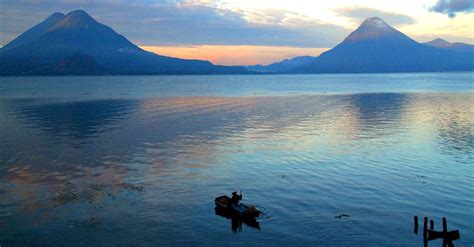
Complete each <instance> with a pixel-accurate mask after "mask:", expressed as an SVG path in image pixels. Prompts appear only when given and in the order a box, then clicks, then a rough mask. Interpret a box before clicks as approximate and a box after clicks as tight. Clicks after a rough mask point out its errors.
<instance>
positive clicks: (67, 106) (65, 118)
mask: <svg viewBox="0 0 474 247" xmlns="http://www.w3.org/2000/svg"><path fill="white" fill-rule="evenodd" d="M22 101H23V102H21V101H14V102H12V103H11V105H12V106H13V107H14V109H12V111H13V113H14V114H15V115H17V116H19V117H20V119H21V120H22V121H23V122H25V123H26V124H27V125H29V126H30V127H29V128H31V129H36V130H41V131H45V132H48V133H49V134H51V135H52V136H58V137H66V138H71V139H74V140H82V139H86V138H88V137H94V136H96V135H97V133H98V132H104V131H110V130H111V128H112V126H114V125H116V124H117V123H120V122H121V121H123V120H124V119H126V118H127V117H129V116H128V115H129V114H130V113H131V112H132V111H133V110H134V108H135V107H137V105H138V103H137V102H136V101H133V100H120V99H116V100H94V101H78V102H51V103H47V102H46V103H45V102H37V101H32V102H28V101H26V100H22Z"/></svg>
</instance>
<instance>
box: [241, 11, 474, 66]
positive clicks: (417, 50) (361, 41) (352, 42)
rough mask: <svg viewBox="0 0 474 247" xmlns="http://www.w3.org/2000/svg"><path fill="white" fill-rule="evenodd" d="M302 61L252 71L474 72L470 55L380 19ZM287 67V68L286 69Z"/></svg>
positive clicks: (364, 25)
mask: <svg viewBox="0 0 474 247" xmlns="http://www.w3.org/2000/svg"><path fill="white" fill-rule="evenodd" d="M300 58H301V57H296V58H293V59H290V60H283V61H280V62H276V63H273V64H270V65H267V66H260V67H255V66H249V67H247V69H249V70H258V71H265V72H269V73H389V72H434V71H472V70H474V58H473V56H471V53H469V52H465V51H464V50H463V51H459V52H455V51H454V50H450V49H440V48H438V47H434V46H430V45H426V44H422V43H418V42H417V41H415V40H413V39H411V38H410V37H408V36H407V35H405V34H403V33H402V32H400V31H398V30H397V29H395V28H393V27H391V26H390V25H388V24H387V23H386V22H385V21H383V20H382V19H381V18H379V17H372V18H367V19H366V20H364V21H363V22H362V23H361V25H360V26H359V27H358V28H357V29H356V30H354V31H353V32H351V33H350V34H349V35H348V36H347V37H346V38H345V39H343V40H342V42H341V43H339V44H338V45H336V46H335V47H334V48H332V49H330V50H328V51H325V52H323V53H321V54H320V55H319V56H317V57H311V59H306V60H307V62H306V63H303V64H301V63H299V61H300V60H301V59H300ZM285 65H286V66H285Z"/></svg>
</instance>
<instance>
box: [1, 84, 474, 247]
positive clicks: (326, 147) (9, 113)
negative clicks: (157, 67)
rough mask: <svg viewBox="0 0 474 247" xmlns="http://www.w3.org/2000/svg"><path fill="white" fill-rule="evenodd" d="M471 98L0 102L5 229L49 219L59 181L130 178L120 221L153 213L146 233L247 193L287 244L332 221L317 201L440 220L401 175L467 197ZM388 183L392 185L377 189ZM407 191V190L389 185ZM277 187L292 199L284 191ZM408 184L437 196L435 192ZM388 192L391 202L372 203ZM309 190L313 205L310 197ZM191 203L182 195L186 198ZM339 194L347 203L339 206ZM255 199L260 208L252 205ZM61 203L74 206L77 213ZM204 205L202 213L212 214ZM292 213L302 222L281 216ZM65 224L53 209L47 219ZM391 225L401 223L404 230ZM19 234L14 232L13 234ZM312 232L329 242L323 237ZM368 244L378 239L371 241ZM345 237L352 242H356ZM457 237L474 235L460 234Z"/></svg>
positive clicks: (137, 220)
mask: <svg viewBox="0 0 474 247" xmlns="http://www.w3.org/2000/svg"><path fill="white" fill-rule="evenodd" d="M472 103H473V102H472V95H471V94H469V93H467V94H393V93H390V94H357V95H333V96H316V95H315V96H294V97H171V98H155V99H143V100H137V99H120V100H118V99H115V100H93V101H74V102H66V101H57V100H26V99H23V100H1V101H0V115H1V116H3V117H2V118H1V119H0V127H1V128H0V137H1V140H2V143H1V144H0V162H1V163H2V164H4V165H3V166H2V167H0V182H1V184H2V186H1V187H0V193H1V194H2V198H3V199H2V200H1V201H0V203H1V205H0V207H1V210H2V214H4V215H8V216H9V218H8V220H9V222H10V221H12V220H15V219H20V218H21V217H27V216H28V215H30V213H27V212H26V211H25V210H24V208H29V210H30V211H31V210H32V211H33V212H38V210H39V211H40V212H48V206H47V199H45V198H49V197H51V196H52V195H54V194H55V193H58V191H61V189H62V188H63V187H64V183H65V182H66V181H72V182H73V183H74V184H76V185H81V184H105V185H110V186H112V185H117V184H121V183H128V182H131V183H137V184H144V185H145V188H149V190H145V192H143V193H142V194H139V195H138V197H141V198H140V201H141V204H139V205H138V206H136V207H138V208H133V210H134V212H135V214H131V215H129V217H131V222H133V224H138V225H140V224H144V225H146V224H150V222H149V220H154V219H156V220H157V222H155V224H158V225H159V226H155V227H157V228H156V229H155V230H158V229H161V230H163V229H162V228H161V226H163V227H165V226H166V227H176V228H177V229H178V230H179V231H181V233H180V234H183V235H184V234H185V233H189V232H190V231H192V229H188V228H187V227H185V226H180V225H176V222H174V221H173V220H172V218H169V217H172V216H169V217H168V216H165V215H166V214H169V215H174V217H187V219H188V220H189V224H190V225H191V226H190V227H192V228H193V229H194V231H198V230H196V229H195V227H202V226H201V225H199V224H198V223H197V222H198V219H200V217H203V216H190V215H186V213H190V214H192V215H194V214H203V212H202V211H201V210H207V209H208V208H207V207H208V206H209V205H208V204H206V202H207V201H211V202H212V198H213V196H215V195H216V194H220V193H224V192H226V191H227V190H230V189H233V188H236V187H245V189H246V190H245V191H246V192H247V191H248V193H250V197H251V199H252V198H253V200H255V201H256V202H257V203H262V204H265V203H268V204H271V203H272V202H279V203H281V208H280V207H278V206H273V212H272V213H273V214H274V215H275V214H276V216H275V219H272V221H270V222H269V223H267V224H266V225H265V223H264V224H262V229H263V231H264V230H265V227H267V229H268V228H269V229H273V228H272V224H275V223H272V222H275V221H278V222H282V223H283V222H285V221H288V222H294V223H295V225H292V224H290V225H289V226H286V227H283V229H282V231H285V232H286V234H287V235H286V238H287V239H286V240H288V241H289V242H291V241H292V239H291V236H290V235H291V233H294V232H295V231H296V232H298V230H297V229H300V230H299V231H300V232H301V231H303V230H302V229H301V228H304V227H309V226H311V225H312V224H313V223H314V222H319V223H323V224H329V225H328V227H336V225H331V224H333V223H330V222H329V223H328V222H325V221H326V220H328V219H320V218H314V217H316V216H315V214H314V213H311V212H312V211H311V212H308V208H311V207H312V206H315V205H317V206H318V207H320V209H319V210H320V212H321V213H328V212H329V214H332V211H331V210H335V208H340V207H342V208H344V207H346V208H351V207H355V208H354V209H353V210H354V211H356V212H357V210H361V208H364V207H368V206H369V205H371V204H372V205H373V204H377V203H379V204H383V203H387V205H384V206H383V207H387V208H389V209H390V207H394V208H392V209H393V210H399V209H396V208H397V207H395V206H394V205H395V204H396V203H395V202H397V203H402V204H406V205H404V206H401V207H402V208H403V207H406V208H407V210H408V209H410V210H422V211H423V210H428V211H429V210H432V211H433V212H436V214H437V213H438V212H446V211H444V209H440V208H438V207H436V206H430V207H434V208H429V209H425V208H423V207H422V208H421V209H420V208H418V206H416V205H415V204H416V203H413V204H412V202H410V200H416V199H417V198H418V196H417V195H418V193H419V192H416V191H413V190H414V189H415V188H410V187H409V186H411V185H413V184H415V185H414V186H419V183H418V182H419V181H411V180H408V178H409V177H410V178H412V177H414V179H415V180H416V176H417V175H423V176H426V177H432V178H436V179H438V180H439V181H438V182H440V183H444V184H445V185H447V184H449V183H450V179H452V178H454V177H456V178H457V179H460V180H461V183H460V184H459V187H457V188H456V187H452V188H450V189H452V190H454V191H456V192H457V193H460V194H463V193H464V197H466V198H469V196H472V192H469V191H466V186H468V185H469V183H470V182H469V181H472V178H469V177H465V175H464V177H463V175H462V173H463V172H464V173H466V171H469V168H466V167H465V165H466V162H468V161H469V160H472V153H473V146H472V140H473V134H472V126H473V125H474V119H473V117H472V114H471V109H472V108H471V107H472ZM439 150H441V152H439ZM442 163H443V164H442ZM420 165H421V166H420ZM443 165H447V167H453V166H454V167H455V166H461V167H460V168H459V169H460V170H458V171H455V174H449V175H448V176H447V177H443V175H442V174H446V171H445V170H443V169H447V168H443ZM430 169H431V171H430ZM471 171H472V170H471ZM425 173H427V174H425ZM463 179H464V180H463ZM387 180H392V181H393V182H392V184H389V185H387V184H386V183H384V181H387ZM361 181H363V182H361ZM240 183H242V184H243V185H242V184H240ZM239 184H240V185H239ZM471 184H472V183H471ZM433 185H435V184H431V186H433ZM404 186H406V188H405V189H406V190H407V191H408V192H400V191H399V190H400V188H403V187H404ZM282 189H283V190H284V189H286V190H288V191H291V193H290V195H289V194H286V193H284V191H283V192H282ZM412 189H413V190H412ZM416 189H418V190H421V191H423V190H425V192H426V193H430V194H431V193H434V192H436V189H435V188H424V187H423V188H421V189H420V188H418V187H416ZM273 193H278V194H279V195H278V196H272V195H271V194H273ZM386 193H388V194H389V195H391V196H392V197H391V198H388V199H382V198H383V196H384V195H385V194H386ZM405 193H408V194H405ZM314 194H317V195H318V197H317V198H312V197H313V195H314ZM258 195H260V196H261V197H263V198H258V197H259V196H258ZM114 196H117V198H121V197H120V195H114ZM133 196H136V195H135V194H130V195H128V194H126V195H125V196H122V199H123V200H126V201H127V202H129V201H133ZM189 196H192V197H193V199H184V200H183V198H187V197H189ZM340 196H344V198H345V199H338V198H339V197H340ZM438 196H439V197H440V198H442V199H446V198H449V199H450V200H452V202H451V203H454V204H457V205H458V206H456V207H454V209H451V210H460V211H462V210H463V209H464V210H466V206H469V205H470V204H471V205H472V201H467V202H466V201H465V200H464V199H459V198H452V197H451V196H449V195H447V194H446V193H440V195H438ZM180 197H181V199H180ZM268 197H270V198H268ZM105 198H108V197H105ZM264 198H267V199H268V200H267V201H260V200H264ZM303 198H306V199H303ZM209 199H210V200H209ZM438 199H439V198H438ZM103 200H105V202H103V201H102V199H101V203H104V205H105V206H104V207H106V206H107V205H109V204H112V205H115V204H114V201H113V200H110V201H108V200H107V199H103ZM117 200H118V201H120V200H119V199H117ZM175 200H183V201H178V202H177V201H175ZM189 200H191V201H189ZM273 200H275V201H273ZM305 200H306V202H305ZM379 200H380V201H379ZM397 200H399V201H397ZM420 200H421V199H420ZM423 200H427V201H428V202H432V201H431V199H426V198H425V199H423ZM423 200H422V201H423ZM433 200H435V199H433ZM383 201H384V202H383ZM295 202H298V203H297V204H294V203H295ZM308 202H309V204H307V203H308ZM115 203H117V202H115ZM391 203H393V204H391ZM420 203H421V204H423V205H424V204H426V201H424V202H420ZM268 204H267V206H268ZM35 205H36V206H35ZM134 205H135V204H134ZM172 205H173V206H172ZM343 205H344V206H343ZM351 205H352V206H351ZM179 206H181V207H183V208H182V210H178V211H179V212H177V211H173V210H172V209H169V207H179ZM65 207H68V210H73V211H74V210H82V209H81V206H77V207H76V206H71V207H72V208H69V207H70V206H67V205H66V206H65ZM134 207H135V206H134ZM270 207H271V206H270ZM18 208H23V209H22V210H18ZM286 208H291V209H286ZM127 209H128V210H131V206H130V205H129V204H127V205H120V206H117V208H114V207H109V208H108V210H111V212H112V213H111V216H108V218H106V219H107V220H109V221H111V222H115V220H117V218H114V217H118V215H120V214H121V213H123V212H125V211H126V210H127ZM212 209H213V208H209V211H210V212H207V211H206V213H204V215H206V214H207V213H211V214H213V212H212ZM54 210H59V209H54ZM54 210H53V211H54ZM90 210H92V209H90ZM121 210H124V211H123V212H122V211H121ZM135 210H138V211H135ZM325 210H326V211H325ZM367 210H368V209H367ZM370 210H375V211H377V210H376V209H375V208H371V209H370ZM385 210H387V209H385ZM30 211H28V212H30ZM291 211H297V212H299V214H300V216H305V217H309V218H304V217H303V218H302V219H299V218H298V217H300V216H298V217H297V216H290V215H292V213H291ZM94 212H95V211H94ZM448 212H449V211H448ZM410 214H411V212H410ZM283 215H286V216H287V217H290V218H282V217H283ZM459 215H461V216H462V215H464V213H462V212H457V211H456V213H454V217H456V216H459ZM408 216H409V217H411V216H412V215H408ZM0 217H1V216H0ZM62 217H64V216H63V212H62V211H61V212H59V213H58V215H57V216H56V220H57V218H60V219H63V218H62ZM103 217H105V216H103ZM146 217H150V218H149V219H145V218H146ZM156 217H158V218H159V220H158V218H156ZM193 217H195V218H193ZM332 217H333V216H332V215H331V216H329V219H332ZM390 217H392V216H390ZM393 217H395V216H393ZM454 217H452V218H454ZM395 218H396V217H395ZM309 219H312V220H309ZM384 219H385V218H384ZM213 220H215V221H218V220H219V219H214V218H212V220H211V221H212V222H214V221H213ZM299 220H301V222H300V223H298V222H299ZM354 221H355V222H356V225H359V226H360V227H365V228H367V227H369V228H370V227H371V226H368V225H365V224H364V223H363V222H357V218H355V219H354ZM373 221H375V222H372V223H373V224H374V227H375V226H377V227H381V224H382V222H377V219H373ZM48 222H50V220H45V221H44V224H46V225H47V224H49V223H48ZM454 222H455V223H459V222H461V220H460V219H454ZM42 224H43V223H42ZM223 224H227V223H223ZM394 224H395V225H396V227H398V228H403V226H402V225H403V224H405V222H398V223H394ZM407 224H408V223H407ZM459 224H461V223H459ZM298 225H301V226H298ZM22 226H24V225H22ZM462 226H463V227H467V226H466V225H462ZM24 227H27V226H24ZM51 227H53V228H54V227H55V226H51ZM128 227H130V226H128ZM349 228H351V230H352V231H355V232H356V233H357V232H358V230H356V229H353V228H352V227H349ZM398 228H397V229H398ZM16 230H17V231H19V232H21V226H19V227H18V228H16ZM333 230H334V229H333ZM45 231H46V230H45ZM150 231H152V230H150ZM201 231H203V233H207V234H210V233H212V232H213V231H216V229H214V228H213V227H212V226H211V225H208V226H206V227H204V228H203V229H202V230H201ZM315 231H316V230H315ZM317 231H320V232H319V233H325V234H328V236H331V235H333V234H332V233H329V232H325V231H329V230H327V229H326V230H325V229H319V230H317ZM321 231H322V232H321ZM164 232H165V233H169V231H166V230H165V231H164ZM277 232H278V231H275V232H273V233H271V232H270V233H268V234H269V236H273V235H272V234H276V233H277ZM313 233H314V232H313ZM359 233H360V232H359ZM180 234H177V235H176V237H177V236H180ZM243 234H245V233H243ZM370 237H372V238H373V240H374V241H375V242H376V241H377V239H378V237H377V236H375V235H374V236H369V238H370ZM388 237H389V238H390V236H388ZM250 238H255V239H256V240H258V239H259V237H258V236H250ZM353 238H354V239H355V240H356V242H355V243H357V239H358V238H357V237H355V236H353ZM171 239H173V237H171ZM196 239H199V238H197V237H196ZM283 239H285V238H283ZM348 239H350V238H348ZM354 239H353V240H354ZM466 239H467V240H473V239H474V237H473V236H469V235H467V236H466ZM303 240H308V241H309V240H311V239H303ZM340 240H341V241H343V240H345V238H340ZM346 240H347V239H346ZM359 240H360V239H359ZM214 241H217V242H216V243H219V241H222V240H219V239H214ZM66 242H67V241H66ZM66 242H65V243H66ZM164 242H166V241H164ZM257 242H258V241H257ZM303 242H304V241H303ZM408 245H409V244H408Z"/></svg>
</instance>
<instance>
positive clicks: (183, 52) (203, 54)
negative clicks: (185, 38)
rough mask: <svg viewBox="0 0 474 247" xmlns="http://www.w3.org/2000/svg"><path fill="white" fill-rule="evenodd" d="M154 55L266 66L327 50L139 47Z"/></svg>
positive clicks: (241, 47)
mask: <svg viewBox="0 0 474 247" xmlns="http://www.w3.org/2000/svg"><path fill="white" fill-rule="evenodd" d="M140 48H142V49H144V50H146V51H150V52H153V53H156V54H160V55H164V56H170V57H179V58H185V59H201V60H209V61H210V62H212V63H213V64H218V65H256V64H260V65H268V64H271V63H274V62H276V61H281V60H283V59H287V58H292V57H297V56H318V55H319V54H321V53H322V52H324V51H326V50H328V49H329V48H300V47H285V46H240V45H236V46H231V45H203V46H140Z"/></svg>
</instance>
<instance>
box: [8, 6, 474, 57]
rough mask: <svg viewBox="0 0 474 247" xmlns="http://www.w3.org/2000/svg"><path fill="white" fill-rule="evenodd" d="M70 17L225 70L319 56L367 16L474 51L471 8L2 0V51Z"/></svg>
mask: <svg viewBox="0 0 474 247" xmlns="http://www.w3.org/2000/svg"><path fill="white" fill-rule="evenodd" d="M75 9H83V10H85V11H87V12H88V13H89V14H90V15H91V16H92V17H94V18H95V19H96V20H98V21H99V22H101V23H103V24H106V25H109V26H110V27H112V28H113V29H114V30H115V31H117V32H118V33H121V34H123V35H124V36H125V37H127V38H128V39H129V40H131V41H132V42H134V43H135V44H137V45H139V46H141V47H142V48H144V49H146V50H149V51H152V52H156V53H158V54H161V55H169V56H175V57H181V58H194V59H205V60H210V61H211V62H213V63H216V64H224V65H250V64H269V63H272V62H275V61H279V60H282V59H285V58H290V57H295V56H300V55H319V54H320V53H321V52H323V51H325V50H327V49H329V48H331V47H334V46H335V45H337V44H338V43H339V42H340V41H341V40H342V39H343V38H344V37H345V36H347V35H348V34H349V33H350V32H351V31H352V30H353V29H355V28H356V27H357V26H358V25H359V24H360V22H361V21H363V20H364V19H365V18H367V17H373V16H378V17H381V18H382V19H384V20H385V21H386V22H387V23H389V24H391V25H393V26H395V27H396V28H397V29H399V30H400V31H402V32H404V33H405V34H407V35H409V36H410V37H412V38H414V39H415V40H417V41H419V42H425V41H429V40H432V39H434V38H438V37H440V38H444V39H446V40H448V41H451V42H454V41H459V42H466V43H471V44H472V43H474V13H473V11H474V1H472V0H451V1H449V0H416V1H413V0H398V1H393V0H392V1H383V0H376V1H370V0H364V1H351V0H331V1H315V0H291V1H288V0H235V1H219V0H182V1H179V0H161V1H158V0H141V1H132V0H130V1H126V0H103V1H93V0H59V1H50V0H45V1H34V0H16V1H11V0H2V1H0V45H2V46H3V45H5V44H6V43H8V42H9V41H11V40H12V39H14V38H15V37H16V36H18V35H19V34H21V33H22V32H24V31H26V30H27V29H28V28H30V27H32V26H33V25H35V24H37V23H38V22H40V21H42V20H43V19H44V18H46V17H48V16H49V15H50V14H52V13H53V12H63V13H68V12H70V11H72V10H75Z"/></svg>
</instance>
